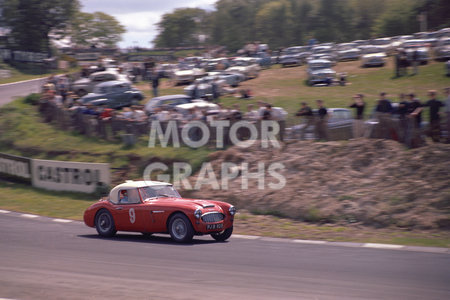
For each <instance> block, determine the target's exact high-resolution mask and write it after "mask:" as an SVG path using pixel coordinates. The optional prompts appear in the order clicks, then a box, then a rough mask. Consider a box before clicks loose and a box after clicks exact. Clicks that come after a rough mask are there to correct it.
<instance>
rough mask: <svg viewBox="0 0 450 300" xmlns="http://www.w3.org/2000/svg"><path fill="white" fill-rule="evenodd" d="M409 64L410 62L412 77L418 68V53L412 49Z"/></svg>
mask: <svg viewBox="0 0 450 300" xmlns="http://www.w3.org/2000/svg"><path fill="white" fill-rule="evenodd" d="M411 62H412V67H413V73H412V75H417V73H418V67H419V51H417V49H414V50H413V51H412V54H411Z"/></svg>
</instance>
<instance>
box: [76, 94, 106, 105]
mask: <svg viewBox="0 0 450 300" xmlns="http://www.w3.org/2000/svg"><path fill="white" fill-rule="evenodd" d="M102 98H107V96H106V94H96V93H89V94H87V95H85V96H83V97H81V98H80V100H81V101H82V102H83V103H87V102H91V101H93V100H97V99H102Z"/></svg>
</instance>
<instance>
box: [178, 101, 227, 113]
mask: <svg viewBox="0 0 450 300" xmlns="http://www.w3.org/2000/svg"><path fill="white" fill-rule="evenodd" d="M174 108H175V110H176V111H177V112H179V113H181V114H182V115H183V116H186V115H187V114H188V113H189V111H190V110H191V109H193V108H200V109H201V110H205V111H218V110H219V109H220V107H219V105H217V104H215V103H211V102H208V101H203V100H198V99H196V100H193V101H192V102H191V103H185V104H179V105H176V106H175V107H174Z"/></svg>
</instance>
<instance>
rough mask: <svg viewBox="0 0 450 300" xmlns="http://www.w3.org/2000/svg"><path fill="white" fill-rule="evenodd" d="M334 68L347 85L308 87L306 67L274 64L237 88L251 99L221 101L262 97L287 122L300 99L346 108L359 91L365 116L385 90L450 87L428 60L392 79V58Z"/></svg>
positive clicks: (394, 94) (166, 89)
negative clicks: (413, 72)
mask: <svg viewBox="0 0 450 300" xmlns="http://www.w3.org/2000/svg"><path fill="white" fill-rule="evenodd" d="M333 69H334V70H335V71H336V72H338V73H342V72H345V73H347V79H348V84H347V85H346V86H332V87H310V86H308V85H306V83H305V81H306V79H307V75H306V66H300V67H291V68H281V67H280V66H273V67H272V68H270V69H268V70H264V71H262V72H261V73H260V76H259V77H258V78H256V79H252V80H248V81H245V82H243V83H242V84H241V85H240V87H238V89H239V88H249V89H251V91H252V93H253V94H254V97H253V98H252V99H250V100H241V99H237V98H235V97H233V96H225V97H222V98H220V101H221V103H223V104H224V105H225V106H230V105H234V104H238V105H240V107H241V109H242V110H244V111H245V110H246V106H247V104H249V103H256V102H257V101H258V100H262V101H265V102H269V103H271V104H273V105H275V106H281V107H283V108H285V109H286V110H287V111H288V112H289V113H290V117H289V121H290V122H295V119H296V118H295V117H293V113H294V112H296V111H297V110H298V109H299V107H300V103H301V102H303V101H305V102H308V103H309V104H310V105H311V106H312V107H315V102H314V100H316V99H323V100H324V101H325V105H326V106H327V107H347V106H348V105H349V103H350V102H351V97H352V95H354V94H355V93H362V94H364V95H365V100H366V102H367V105H368V109H366V115H368V114H369V113H370V111H371V110H372V108H373V106H374V105H375V103H376V99H377V98H378V95H379V93H380V92H382V91H384V92H386V93H388V96H389V98H390V99H391V100H393V101H397V100H398V95H399V94H400V93H415V94H416V95H417V96H418V97H419V98H420V99H421V100H422V101H425V100H426V99H427V98H426V94H427V91H428V90H429V89H436V90H438V92H439V94H440V95H439V96H440V98H442V89H443V88H444V87H447V86H450V79H449V77H446V76H445V68H444V63H441V62H434V61H431V62H430V63H429V64H428V65H423V66H420V67H419V74H418V75H416V76H404V77H400V78H395V79H394V78H393V75H394V66H393V62H392V58H389V59H388V63H387V64H386V65H385V67H381V68H361V67H360V62H359V61H350V62H340V63H338V64H337V65H336V66H335V67H334V68H333ZM139 87H140V88H141V89H143V90H144V92H145V93H146V95H147V96H148V98H151V90H150V89H149V86H148V84H145V83H142V84H140V85H139ZM162 88H163V89H162V94H164V95H165V94H174V93H183V88H184V86H177V87H174V86H172V85H171V84H170V82H169V81H168V80H165V81H164V82H163V84H162Z"/></svg>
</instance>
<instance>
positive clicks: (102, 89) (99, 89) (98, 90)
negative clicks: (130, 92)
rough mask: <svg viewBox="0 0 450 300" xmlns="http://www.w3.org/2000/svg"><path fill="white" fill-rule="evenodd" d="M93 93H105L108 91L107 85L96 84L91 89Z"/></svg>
mask: <svg viewBox="0 0 450 300" xmlns="http://www.w3.org/2000/svg"><path fill="white" fill-rule="evenodd" d="M93 92H94V93H95V94H106V93H107V92H108V87H107V86H96V87H95V88H94V91H93Z"/></svg>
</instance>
